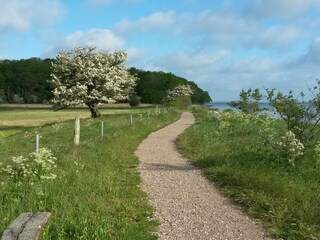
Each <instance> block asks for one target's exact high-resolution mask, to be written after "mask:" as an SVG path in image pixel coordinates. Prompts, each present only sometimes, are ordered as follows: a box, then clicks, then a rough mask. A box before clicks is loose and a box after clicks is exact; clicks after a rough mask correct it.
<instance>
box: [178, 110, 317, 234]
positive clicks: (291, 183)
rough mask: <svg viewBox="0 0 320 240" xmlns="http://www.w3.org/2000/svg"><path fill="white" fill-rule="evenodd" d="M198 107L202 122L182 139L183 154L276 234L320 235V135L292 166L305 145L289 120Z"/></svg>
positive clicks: (188, 131)
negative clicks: (319, 160)
mask: <svg viewBox="0 0 320 240" xmlns="http://www.w3.org/2000/svg"><path fill="white" fill-rule="evenodd" d="M194 112H195V114H196V121H197V124H195V125H194V126H192V127H191V128H189V129H188V130H187V131H186V132H185V133H184V134H182V135H181V136H180V138H179V140H178V145H179V148H180V150H181V151H182V153H183V154H184V155H185V156H187V157H188V158H189V159H190V160H191V161H192V163H193V164H194V165H196V166H197V167H199V168H201V169H202V170H203V171H204V172H205V175H206V176H207V177H208V179H209V180H211V181H213V182H214V183H215V184H217V185H218V186H219V187H220V188H221V189H222V191H223V192H224V193H225V194H226V195H227V196H230V197H231V198H233V199H234V200H235V201H236V202H237V203H239V204H240V205H242V206H243V209H245V210H246V211H247V212H248V213H249V214H250V215H251V216H254V217H255V218H259V219H261V220H262V221H263V223H264V224H265V226H266V227H267V228H268V229H269V231H270V232H271V233H272V234H273V235H274V236H275V237H276V238H283V239H320V219H319V211H320V201H319V200H320V198H319V196H320V180H319V172H320V165H318V164H315V161H314V155H316V156H317V152H316V154H315V150H314V148H315V145H316V144H317V143H318V142H319V136H316V138H317V140H314V141H310V142H309V144H308V145H307V146H306V149H305V150H304V155H302V156H301V155H299V153H298V154H296V155H299V156H297V157H296V158H295V160H294V165H295V166H292V163H291V162H290V161H291V160H290V154H293V152H299V149H300V150H301V148H300V147H299V145H300V144H299V142H298V141H297V139H296V138H294V135H292V134H288V133H287V129H286V126H285V124H284V123H283V121H280V120H272V119H270V118H267V117H264V116H259V115H251V114H249V115H248V114H243V113H221V112H218V111H212V110H209V111H208V109H204V108H202V109H199V108H196V109H195V110H194ZM225 114H227V115H225ZM289 135H290V136H289ZM276 145H282V146H281V147H280V148H278V147H276ZM297 146H298V147H297ZM300 146H301V145H300ZM318 148H319V147H318ZM290 149H291V150H290ZM292 149H295V150H294V151H293V150H292ZM316 158H317V157H316Z"/></svg>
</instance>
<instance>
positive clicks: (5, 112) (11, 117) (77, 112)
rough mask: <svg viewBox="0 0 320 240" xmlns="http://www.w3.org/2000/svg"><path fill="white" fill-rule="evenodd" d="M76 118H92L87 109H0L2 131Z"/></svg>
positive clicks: (107, 111) (105, 110) (128, 110)
mask: <svg viewBox="0 0 320 240" xmlns="http://www.w3.org/2000/svg"><path fill="white" fill-rule="evenodd" d="M39 107H41V105H40V106H39ZM147 109H150V108H135V109H131V108H102V109H100V110H99V111H100V113H101V114H104V115H114V114H129V113H133V114H135V113H140V112H145V111H147ZM75 116H78V117H81V118H90V111H89V110H88V109H87V108H84V109H63V110H60V111H53V110H51V109H46V108H40V109H30V108H18V107H15V108H8V107H0V131H1V130H2V129H8V128H11V129H12V128H19V127H32V126H37V125H44V124H47V123H52V122H55V121H62V120H68V119H74V118H75Z"/></svg>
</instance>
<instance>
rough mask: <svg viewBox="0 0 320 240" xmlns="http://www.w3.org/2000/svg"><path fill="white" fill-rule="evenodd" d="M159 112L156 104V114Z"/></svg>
mask: <svg viewBox="0 0 320 240" xmlns="http://www.w3.org/2000/svg"><path fill="white" fill-rule="evenodd" d="M158 114H159V112H158V105H156V115H158Z"/></svg>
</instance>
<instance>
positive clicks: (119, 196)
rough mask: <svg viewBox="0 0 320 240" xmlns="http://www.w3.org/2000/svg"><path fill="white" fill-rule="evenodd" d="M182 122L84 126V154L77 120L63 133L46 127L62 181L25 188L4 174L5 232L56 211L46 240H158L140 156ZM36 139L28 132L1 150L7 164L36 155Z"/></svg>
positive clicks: (112, 118) (170, 117) (171, 116)
mask: <svg viewBox="0 0 320 240" xmlns="http://www.w3.org/2000/svg"><path fill="white" fill-rule="evenodd" d="M28 111H30V112H32V111H35V110H28ZM133 112H134V113H136V112H137V110H134V111H133ZM177 117H178V114H177V112H169V113H166V114H160V115H159V116H155V115H152V116H151V117H150V119H148V118H147V117H146V114H144V115H143V118H142V119H140V116H138V115H136V114H135V115H134V124H133V125H130V120H129V115H124V114H120V115H119V114H112V115H104V116H103V117H102V118H100V119H95V120H93V121H92V120H82V121H81V122H82V124H81V137H80V141H81V144H80V146H78V147H74V146H73V124H74V123H73V121H71V122H70V121H66V122H64V123H63V127H61V128H59V129H56V128H55V126H53V125H52V126H51V125H47V126H44V127H42V128H38V131H39V132H40V134H41V135H42V138H41V140H40V146H41V147H47V148H49V149H50V150H52V151H53V153H54V155H55V156H56V157H57V159H58V160H57V165H58V168H57V169H56V171H55V172H56V173H57V175H58V178H57V179H55V180H51V181H46V182H41V183H39V182H38V183H35V184H34V185H32V186H31V185H30V184H29V183H28V182H26V183H23V184H22V186H19V185H15V184H12V183H10V182H9V181H8V179H7V178H6V176H5V175H3V174H0V183H1V182H3V184H0V193H1V195H0V232H2V231H4V229H5V228H6V227H8V225H9V224H10V222H11V221H12V220H13V219H14V218H16V217H17V216H18V215H19V214H20V213H22V212H28V211H31V212H35V211H49V212H51V214H52V216H51V217H50V220H49V223H48V224H47V225H46V228H45V229H44V231H43V233H42V236H41V239H156V237H155V236H154V235H153V234H152V232H154V231H155V230H156V227H157V224H158V223H157V222H155V221H154V220H152V209H151V207H150V206H149V205H148V203H147V200H146V194H145V193H144V192H142V190H141V189H140V187H139V183H140V177H139V173H138V171H137V165H138V159H137V158H136V156H135V155H134V151H135V150H136V148H137V147H138V145H139V143H140V142H141V141H142V140H143V139H144V138H145V137H147V136H148V134H150V133H151V132H152V131H154V130H156V129H158V128H161V127H163V126H164V125H166V124H169V123H170V122H172V121H174V120H175V119H177ZM101 120H103V121H104V123H105V133H104V134H105V135H104V137H103V138H102V137H100V136H99V132H100V121H101ZM31 130H32V131H33V130H34V128H32V129H29V132H32V131H31ZM33 138H34V137H33V133H32V134H30V136H29V134H25V133H24V131H22V130H21V132H20V133H17V134H15V135H14V136H11V137H7V138H5V139H4V140H5V141H3V142H1V143H0V148H1V149H0V151H1V155H0V162H3V164H4V165H6V164H8V163H9V159H10V158H11V157H12V156H18V155H26V154H27V153H29V152H31V151H33V148H34V142H33Z"/></svg>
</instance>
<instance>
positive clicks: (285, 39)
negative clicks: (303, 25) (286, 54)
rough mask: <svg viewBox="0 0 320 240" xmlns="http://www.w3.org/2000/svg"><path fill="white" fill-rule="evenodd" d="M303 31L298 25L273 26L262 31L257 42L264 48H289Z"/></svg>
mask: <svg viewBox="0 0 320 240" xmlns="http://www.w3.org/2000/svg"><path fill="white" fill-rule="evenodd" d="M301 35H302V33H301V32H300V30H299V29H298V28H297V27H291V26H272V27H269V28H267V29H265V30H264V31H262V32H261V34H260V36H259V37H258V40H257V43H258V45H260V46H261V47H263V48H279V49H284V48H289V47H291V45H292V44H293V43H294V42H295V40H297V39H298V38H299V37H300V36H301Z"/></svg>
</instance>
